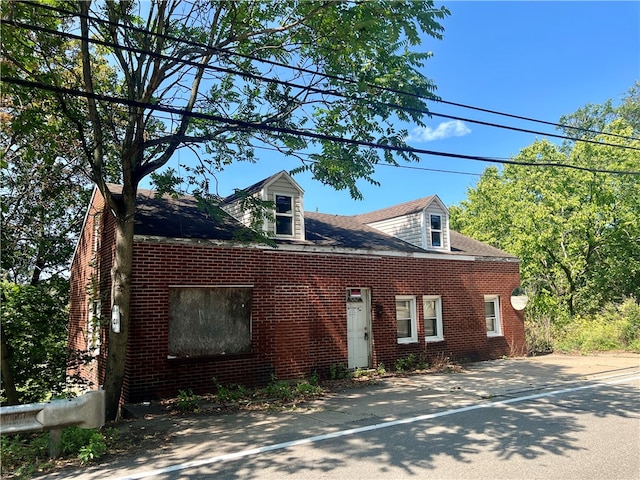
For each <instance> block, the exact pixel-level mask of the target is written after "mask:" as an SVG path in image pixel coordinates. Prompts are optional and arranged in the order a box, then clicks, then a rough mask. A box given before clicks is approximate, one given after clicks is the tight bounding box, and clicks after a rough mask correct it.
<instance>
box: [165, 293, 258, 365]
mask: <svg viewBox="0 0 640 480" xmlns="http://www.w3.org/2000/svg"><path fill="white" fill-rule="evenodd" d="M251 297H252V289H251V288H250V287H197V288H189V287H185V288H183V287H175V288H171V289H170V290H169V355H171V356H177V357H197V356H205V355H225V354H227V355H229V354H237V353H248V352H250V351H251Z"/></svg>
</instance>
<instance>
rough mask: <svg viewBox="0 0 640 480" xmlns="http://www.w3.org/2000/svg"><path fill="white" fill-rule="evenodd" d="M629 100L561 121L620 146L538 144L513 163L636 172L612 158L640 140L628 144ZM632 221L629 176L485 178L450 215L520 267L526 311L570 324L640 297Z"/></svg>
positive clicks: (540, 171)
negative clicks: (563, 315) (529, 307)
mask: <svg viewBox="0 0 640 480" xmlns="http://www.w3.org/2000/svg"><path fill="white" fill-rule="evenodd" d="M637 98H638V97H637V90H636V88H634V89H632V90H631V91H630V94H629V96H628V97H626V98H625V101H624V102H623V103H622V105H621V106H620V107H619V108H617V109H613V107H611V106H610V104H605V105H604V106H591V107H589V108H587V109H582V110H579V111H578V112H577V113H576V115H575V116H574V117H565V123H568V122H569V121H571V122H573V124H574V125H579V126H581V127H582V128H590V129H592V128H593V127H594V126H597V127H599V128H602V130H603V133H602V134H601V135H595V136H593V135H590V134H589V135H590V136H591V137H593V138H594V139H595V140H599V141H602V142H606V143H611V144H614V145H618V146H601V145H595V144H593V143H584V142H576V143H572V144H567V145H564V146H556V145H554V144H552V143H550V142H548V141H546V140H540V141H536V142H534V143H533V144H532V145H530V146H528V147H526V148H524V149H522V150H521V151H520V153H519V154H518V155H517V156H516V157H515V160H516V161H518V160H521V161H532V160H533V161H538V162H558V163H568V164H571V165H576V166H581V167H588V168H594V169H609V170H621V171H637V170H638V165H640V152H639V151H638V150H632V149H625V148H620V147H623V146H630V147H635V148H639V147H640V140H632V139H630V137H633V136H636V137H637V135H638V129H637V126H638V123H635V125H634V124H633V123H630V122H629V121H628V120H631V121H632V120H633V116H630V115H627V114H626V113H625V112H632V111H634V108H633V106H634V105H635V106H637V105H638V103H637ZM635 111H637V109H635ZM603 114H604V119H603V117H602V116H601V115H603ZM585 115H586V117H585ZM625 117H626V118H625ZM635 118H636V119H637V117H635ZM603 120H605V121H606V123H602V121H603ZM574 132H575V131H574ZM639 216H640V179H639V178H638V176H637V175H617V174H604V173H592V172H589V171H580V170H571V169H565V168H557V167H527V166H522V165H506V166H505V167H504V168H503V169H502V170H498V169H497V168H495V167H492V168H489V169H487V170H486V171H485V172H484V174H483V175H482V178H481V179H480V181H479V182H478V184H477V185H476V186H475V187H474V188H471V189H469V191H468V196H467V200H465V201H463V202H462V203H461V204H460V206H459V207H456V208H453V209H452V217H453V220H452V224H453V226H454V228H456V229H458V230H460V231H461V232H462V233H464V234H467V235H470V236H473V237H474V238H477V239H479V240H482V241H486V242H488V243H490V244H492V245H494V246H497V247H499V248H502V249H504V250H506V251H507V252H509V253H512V254H514V255H516V256H518V257H520V259H521V274H522V281H523V283H524V285H525V286H526V287H527V288H528V290H529V291H530V292H531V293H532V294H533V295H534V305H533V307H534V310H535V309H536V308H537V309H539V310H541V311H546V312H551V311H555V312H557V311H564V312H568V313H569V314H575V313H588V312H593V311H595V310H599V309H600V308H601V307H602V306H603V305H604V304H605V303H606V302H609V301H615V302H617V301H620V300H621V299H622V298H624V297H626V296H635V297H636V298H637V297H638V295H640V222H638V218H639Z"/></svg>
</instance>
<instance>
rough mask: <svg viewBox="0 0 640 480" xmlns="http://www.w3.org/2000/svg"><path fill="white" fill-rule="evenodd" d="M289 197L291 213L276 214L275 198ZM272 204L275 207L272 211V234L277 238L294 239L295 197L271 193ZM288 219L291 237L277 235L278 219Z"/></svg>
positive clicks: (283, 234)
mask: <svg viewBox="0 0 640 480" xmlns="http://www.w3.org/2000/svg"><path fill="white" fill-rule="evenodd" d="M278 197H289V198H290V199H291V213H278V206H277V198H278ZM273 203H274V205H275V207H274V209H273V233H274V234H275V236H276V237H278V238H294V237H295V236H296V215H295V213H296V197H295V195H291V194H289V193H277V192H274V193H273ZM279 216H280V217H290V218H291V235H289V234H286V233H278V217H279Z"/></svg>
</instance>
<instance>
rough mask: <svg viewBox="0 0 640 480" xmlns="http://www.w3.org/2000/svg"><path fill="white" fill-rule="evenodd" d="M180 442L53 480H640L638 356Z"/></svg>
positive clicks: (410, 387) (501, 368)
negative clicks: (101, 479) (327, 479)
mask: <svg viewBox="0 0 640 480" xmlns="http://www.w3.org/2000/svg"><path fill="white" fill-rule="evenodd" d="M172 438H173V440H172V441H171V443H170V444H169V445H168V446H167V447H166V448H165V449H164V450H163V451H157V452H148V454H146V455H141V456H138V457H136V458H122V459H116V460H112V461H110V462H109V464H105V465H98V466H95V467H92V468H88V469H85V470H84V471H75V472H59V473H58V474H55V475H54V476H52V478H74V479H75V478H78V479H96V478H109V479H147V478H149V479H161V480H169V479H172V480H173V479H199V478H215V479H266V480H271V479H273V480H276V479H277V480H280V479H283V478H292V479H321V478H331V479H352V480H355V479H376V478H385V479H396V478H429V479H452V480H453V479H474V480H484V479H527V480H530V479H538V478H539V479H562V480H570V479H580V480H589V479H593V480H622V479H625V480H626V479H629V480H640V356H625V357H605V356H595V357H575V358H571V357H567V356H562V357H555V358H554V357H553V356H549V357H547V358H541V359H505V360H498V361H493V362H481V363H480V364H477V365H472V366H470V367H469V369H468V370H467V371H466V372H465V373H461V374H449V375H421V376H420V375H419V376H414V377H406V378H394V379H389V380H387V381H385V382H382V383H381V384H380V385H377V386H373V387H367V388H362V389H356V390H351V391H347V392H345V393H344V394H342V395H337V396H336V397H334V398H329V399H323V400H322V401H319V402H318V403H317V404H314V405H310V406H308V407H306V408H305V409H300V410H298V411H290V412H278V413H264V412H263V413H255V414H246V413H245V414H237V415H229V416H222V417H216V418H210V419H205V418H201V417H194V418H190V419H185V420H184V421H180V422H177V423H176V424H175V430H174V434H173V437H172Z"/></svg>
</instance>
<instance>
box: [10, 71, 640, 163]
mask: <svg viewBox="0 0 640 480" xmlns="http://www.w3.org/2000/svg"><path fill="white" fill-rule="evenodd" d="M3 81H5V82H8V83H12V84H14V85H21V86H23V87H31V88H37V89H41V90H48V91H51V92H55V93H62V94H67V95H71V96H76V97H85V98H92V99H94V100H101V101H105V102H109V103H118V104H123V105H128V106H132V107H137V108H144V109H150V110H159V111H163V112H167V113H172V114H176V115H183V116H187V117H193V118H200V119H204V120H210V121H215V122H222V123H226V124H229V125H234V126H238V127H242V128H247V129H249V130H265V131H269V132H276V133H285V134H288V135H300V136H304V137H309V138H314V139H317V140H327V141H332V142H336V143H344V144H347V145H355V146H360V147H369V148H374V149H380V150H387V151H394V152H406V153H414V154H424V155H433V156H440V157H448V158H459V159H463V160H473V161H480V162H488V163H499V164H511V165H519V166H531V167H559V168H568V169H573V170H581V171H586V172H591V173H609V174H618V175H640V171H637V172H636V171H625V170H607V169H600V168H591V167H582V166H579V165H571V164H566V163H554V162H532V161H515V160H507V159H498V158H491V157H481V156H477V155H464V154H458V153H448V152H437V151H433V150H425V149H421V148H413V147H399V146H394V145H385V144H381V143H375V142H367V141H363V140H354V139H349V138H342V137H336V136H332V135H324V134H320V133H315V132H309V131H304V130H293V129H290V128H282V127H276V126H273V125H267V124H264V123H252V122H247V121H244V120H236V119H232V118H225V117H220V116H218V115H210V114H206V113H200V112H189V111H185V110H184V109H182V110H181V109H178V108H174V107H168V106H164V105H160V104H152V103H147V102H139V101H136V100H128V99H123V98H117V97H112V96H108V95H102V94H97V93H89V92H83V91H81V90H77V89H70V88H64V87H56V86H52V85H47V84H44V83H40V82H33V81H30V80H24V79H20V78H13V77H4V78H3Z"/></svg>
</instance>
